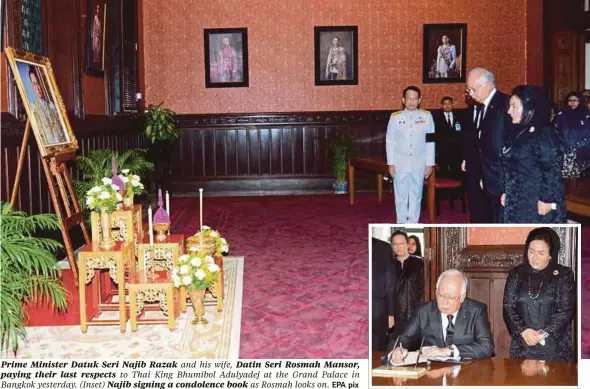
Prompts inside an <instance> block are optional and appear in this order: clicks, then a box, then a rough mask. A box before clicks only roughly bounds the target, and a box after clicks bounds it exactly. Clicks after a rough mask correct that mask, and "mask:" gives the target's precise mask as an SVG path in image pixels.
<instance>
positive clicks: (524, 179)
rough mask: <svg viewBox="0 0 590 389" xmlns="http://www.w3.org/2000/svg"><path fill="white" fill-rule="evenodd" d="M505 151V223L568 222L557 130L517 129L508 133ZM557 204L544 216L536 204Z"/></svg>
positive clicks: (503, 153) (559, 140)
mask: <svg viewBox="0 0 590 389" xmlns="http://www.w3.org/2000/svg"><path fill="white" fill-rule="evenodd" d="M503 144H504V147H503V149H502V156H501V160H502V167H503V170H504V188H505V190H506V206H505V208H504V222H505V223H565V222H566V221H567V213H566V210H565V188H564V182H563V178H562V176H561V169H562V163H563V147H562V142H561V139H560V137H559V134H558V132H557V130H556V129H555V128H551V127H545V128H535V127H529V126H527V127H525V128H523V127H517V128H514V129H512V130H507V131H505V134H504V142H503ZM539 200H540V201H543V202H545V203H556V205H557V209H556V210H552V211H550V212H549V213H548V214H547V215H545V216H541V215H539V213H538V210H537V202H538V201H539Z"/></svg>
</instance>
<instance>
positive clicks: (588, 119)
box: [555, 92, 590, 142]
mask: <svg viewBox="0 0 590 389" xmlns="http://www.w3.org/2000/svg"><path fill="white" fill-rule="evenodd" d="M570 97H576V98H577V99H578V100H580V104H578V108H576V109H572V108H571V107H570V106H569V105H568V100H569V99H570ZM555 125H556V126H557V128H559V130H560V131H561V132H562V133H563V132H565V131H568V130H573V131H576V130H584V129H586V130H587V129H588V128H589V127H590V112H588V109H587V108H586V98H585V97H584V95H582V94H581V93H579V92H570V93H568V94H567V97H566V98H565V100H564V106H563V109H562V110H561V111H559V113H558V114H557V115H556V116H555ZM575 135H578V134H576V133H575V132H574V136H575ZM567 138H568V136H566V142H567Z"/></svg>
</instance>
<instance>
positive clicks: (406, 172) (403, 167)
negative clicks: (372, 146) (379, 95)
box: [385, 109, 434, 224]
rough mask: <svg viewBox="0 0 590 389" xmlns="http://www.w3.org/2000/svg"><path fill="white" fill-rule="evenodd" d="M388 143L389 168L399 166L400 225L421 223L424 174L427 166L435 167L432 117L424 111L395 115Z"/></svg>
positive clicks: (397, 205)
mask: <svg viewBox="0 0 590 389" xmlns="http://www.w3.org/2000/svg"><path fill="white" fill-rule="evenodd" d="M427 134H431V135H427ZM385 143H386V151H387V164H388V165H394V166H395V176H394V179H393V188H394V193H395V209H396V213H397V223H400V224H406V223H418V218H419V217H420V204H421V201H422V187H423V186H424V172H425V170H426V166H434V120H433V119H432V115H431V114H430V112H428V111H424V110H422V109H417V110H415V111H408V110H407V109H404V110H403V111H398V112H394V113H392V114H391V118H390V119H389V124H388V125H387V136H386V138H385Z"/></svg>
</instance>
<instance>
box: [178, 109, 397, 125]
mask: <svg viewBox="0 0 590 389" xmlns="http://www.w3.org/2000/svg"><path fill="white" fill-rule="evenodd" d="M392 112H393V110H388V111H383V110H381V111H342V112H295V113H292V112H280V113H235V114H234V113H232V114H206V115H205V114H184V115H177V116H176V119H177V124H178V126H179V128H182V129H184V128H190V127H210V126H244V125H276V124H279V125H313V124H333V125H338V124H350V123H357V124H368V123H374V124H376V123H385V124H387V121H388V120H389V116H390V115H391V113H392Z"/></svg>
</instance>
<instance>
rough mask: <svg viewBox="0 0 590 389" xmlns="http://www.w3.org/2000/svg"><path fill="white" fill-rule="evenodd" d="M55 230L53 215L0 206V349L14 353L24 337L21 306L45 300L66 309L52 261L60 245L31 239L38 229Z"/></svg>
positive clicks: (55, 263) (63, 293)
mask: <svg viewBox="0 0 590 389" xmlns="http://www.w3.org/2000/svg"><path fill="white" fill-rule="evenodd" d="M59 228H60V225H59V222H58V219H57V217H56V216H55V215H54V214H43V215H31V216H27V215H26V213H24V212H20V211H13V210H12V209H11V207H10V204H7V203H2V217H1V219H0V247H1V256H0V313H1V314H0V316H1V317H0V322H1V328H0V349H3V350H4V349H9V348H12V350H13V351H14V352H15V353H16V350H17V349H18V341H19V339H20V338H23V339H24V338H25V337H26V331H25V325H24V322H25V312H24V310H23V304H26V303H28V302H30V301H40V300H41V299H43V298H45V299H47V301H48V302H50V303H51V307H52V309H56V308H57V309H59V310H64V309H65V308H66V307H67V298H68V294H67V291H66V289H65V288H64V286H63V284H62V282H61V279H60V270H59V267H58V265H57V261H56V258H55V252H56V251H57V250H58V249H60V248H61V247H62V245H61V244H60V243H59V242H57V241H55V240H53V239H48V238H39V237H34V236H33V234H34V233H35V232H36V231H38V230H55V229H59Z"/></svg>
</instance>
